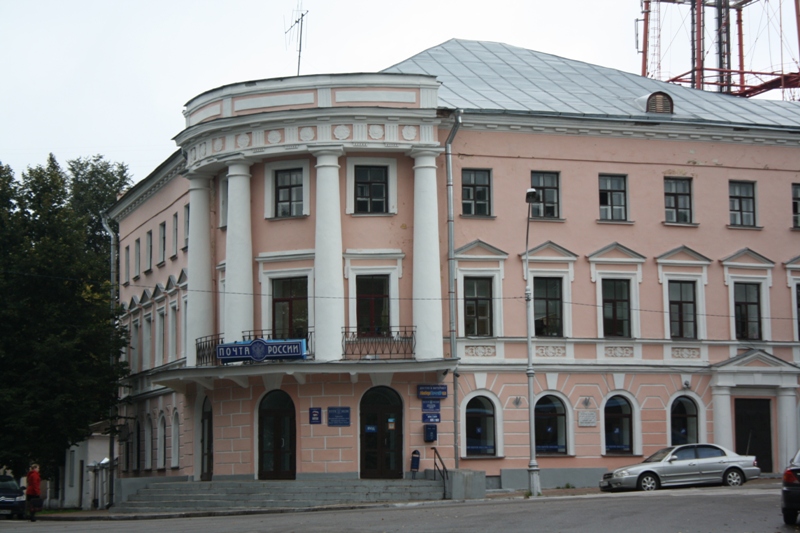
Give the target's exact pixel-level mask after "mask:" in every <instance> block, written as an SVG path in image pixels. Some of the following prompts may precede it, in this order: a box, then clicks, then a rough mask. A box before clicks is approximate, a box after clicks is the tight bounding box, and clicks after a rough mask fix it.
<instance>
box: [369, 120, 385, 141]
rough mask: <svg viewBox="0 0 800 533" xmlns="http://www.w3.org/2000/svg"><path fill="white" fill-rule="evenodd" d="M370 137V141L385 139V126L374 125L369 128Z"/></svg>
mask: <svg viewBox="0 0 800 533" xmlns="http://www.w3.org/2000/svg"><path fill="white" fill-rule="evenodd" d="M369 137H370V139H375V140H376V141H377V140H378V139H383V126H381V125H379V124H373V125H372V126H370V127H369Z"/></svg>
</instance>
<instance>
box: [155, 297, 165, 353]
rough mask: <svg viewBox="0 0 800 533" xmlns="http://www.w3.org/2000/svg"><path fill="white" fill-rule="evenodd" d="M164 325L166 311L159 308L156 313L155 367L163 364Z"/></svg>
mask: <svg viewBox="0 0 800 533" xmlns="http://www.w3.org/2000/svg"><path fill="white" fill-rule="evenodd" d="M165 325H166V309H165V308H164V307H161V308H159V309H158V310H157V311H156V338H155V341H156V362H155V366H157V367H158V366H161V365H163V364H164V332H165V327H164V326H165Z"/></svg>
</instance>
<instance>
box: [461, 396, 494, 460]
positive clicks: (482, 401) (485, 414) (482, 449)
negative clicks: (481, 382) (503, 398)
mask: <svg viewBox="0 0 800 533" xmlns="http://www.w3.org/2000/svg"><path fill="white" fill-rule="evenodd" d="M466 423H467V456H479V455H491V456H494V455H496V454H497V451H496V450H497V448H496V443H495V427H494V405H493V404H492V402H491V400H489V398H486V397H484V396H476V397H474V398H472V399H471V400H470V401H469V402H468V403H467V416H466Z"/></svg>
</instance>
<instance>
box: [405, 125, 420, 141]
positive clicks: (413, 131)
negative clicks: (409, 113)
mask: <svg viewBox="0 0 800 533" xmlns="http://www.w3.org/2000/svg"><path fill="white" fill-rule="evenodd" d="M416 138H417V128H416V126H403V139H405V140H407V141H413V140H414V139H416Z"/></svg>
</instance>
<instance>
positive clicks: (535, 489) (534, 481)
mask: <svg viewBox="0 0 800 533" xmlns="http://www.w3.org/2000/svg"><path fill="white" fill-rule="evenodd" d="M535 201H536V189H533V188H530V189H528V191H527V192H526V193H525V202H527V204H528V211H527V215H526V219H525V311H526V314H527V341H528V368H527V370H526V371H525V373H526V374H527V376H528V430H529V437H530V446H531V458H530V461H529V462H528V490H529V491H530V493H531V496H533V497H536V496H539V494H541V492H542V491H541V485H540V483H539V463H538V462H536V426H535V422H536V411H535V409H534V399H535V394H534V392H533V381H534V377H535V376H536V372H535V371H534V369H533V339H532V336H533V284H532V283H531V280H530V269H529V268H528V237H529V235H530V228H531V210H532V207H531V205H532V204H533V203H534V202H535Z"/></svg>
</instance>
